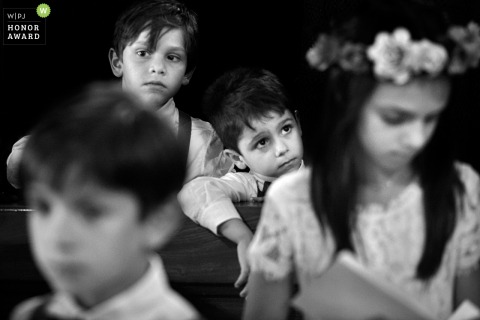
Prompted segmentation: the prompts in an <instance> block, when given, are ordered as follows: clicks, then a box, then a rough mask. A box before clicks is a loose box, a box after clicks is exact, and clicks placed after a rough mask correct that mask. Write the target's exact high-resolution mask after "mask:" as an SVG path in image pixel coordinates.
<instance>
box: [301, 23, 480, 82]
mask: <svg viewBox="0 0 480 320" xmlns="http://www.w3.org/2000/svg"><path fill="white" fill-rule="evenodd" d="M447 38H448V39H449V40H450V41H452V42H453V44H454V47H453V50H452V54H451V57H450V58H449V56H448V53H447V50H446V49H445V47H444V46H442V45H440V44H437V43H433V42H431V41H429V40H426V39H423V40H420V41H413V40H412V39H411V37H410V33H409V32H408V30H407V29H405V28H397V29H395V30H394V31H393V32H392V33H390V34H389V33H387V32H380V33H379V34H377V36H376V37H375V41H374V43H373V44H372V45H371V46H368V47H367V46H366V45H364V44H360V43H352V42H348V41H343V40H342V39H340V38H339V37H337V36H331V35H327V34H320V35H319V36H318V39H317V41H316V42H315V44H314V45H313V46H312V47H311V48H310V49H309V50H308V52H307V55H306V58H307V61H308V63H309V64H310V66H311V67H313V68H315V69H317V70H320V71H324V70H326V69H328V68H329V67H331V66H333V65H337V66H338V67H340V68H341V69H343V70H345V71H349V72H353V73H357V74H361V73H366V72H368V71H369V70H370V68H371V67H372V66H373V69H372V70H373V73H374V75H375V76H376V77H377V78H379V79H382V80H391V81H393V82H394V83H396V84H405V83H407V82H408V81H409V79H410V78H411V77H412V76H414V75H420V74H427V75H430V76H432V77H433V76H436V75H438V74H440V73H441V72H442V71H444V70H445V71H446V72H447V73H448V74H461V73H464V72H465V71H466V70H467V68H475V67H477V66H478V64H479V60H480V27H479V26H478V25H477V24H476V23H474V22H470V23H469V24H468V26H467V27H465V28H464V27H459V26H453V27H451V28H450V29H449V30H448V33H447Z"/></svg>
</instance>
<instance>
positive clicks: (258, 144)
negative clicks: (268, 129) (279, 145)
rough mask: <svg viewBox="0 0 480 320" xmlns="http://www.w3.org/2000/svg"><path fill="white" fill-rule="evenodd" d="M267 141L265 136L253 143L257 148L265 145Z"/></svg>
mask: <svg viewBox="0 0 480 320" xmlns="http://www.w3.org/2000/svg"><path fill="white" fill-rule="evenodd" d="M267 142H268V140H267V139H265V138H264V139H260V140H258V142H257V143H256V144H255V147H256V148H257V149H262V148H265V146H266V145H267Z"/></svg>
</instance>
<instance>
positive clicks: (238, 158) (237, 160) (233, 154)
mask: <svg viewBox="0 0 480 320" xmlns="http://www.w3.org/2000/svg"><path fill="white" fill-rule="evenodd" d="M223 153H224V154H225V155H226V156H227V157H228V158H230V160H232V161H233V163H234V164H235V166H237V167H238V168H239V169H242V170H243V169H245V168H247V164H246V163H245V160H244V159H243V157H242V155H241V154H239V153H238V152H237V151H235V150H232V149H225V150H223Z"/></svg>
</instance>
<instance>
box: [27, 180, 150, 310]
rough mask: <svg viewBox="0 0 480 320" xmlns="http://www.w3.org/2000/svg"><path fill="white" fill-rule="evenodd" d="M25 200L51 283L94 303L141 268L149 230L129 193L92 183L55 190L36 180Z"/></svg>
mask: <svg viewBox="0 0 480 320" xmlns="http://www.w3.org/2000/svg"><path fill="white" fill-rule="evenodd" d="M27 200H28V203H29V205H30V206H31V207H32V208H33V209H34V212H32V213H31V214H29V216H28V228H29V233H30V237H31V246H32V251H33V254H34V257H35V259H36V261H37V265H38V266H39V268H40V270H41V271H42V272H43V274H44V275H45V277H46V278H47V279H48V280H49V283H50V284H51V285H52V286H53V287H54V288H55V289H57V290H61V291H63V292H68V293H70V294H72V295H73V296H74V297H75V298H76V299H77V300H78V301H80V303H82V304H84V305H86V306H93V305H95V304H98V303H100V302H102V301H104V300H105V299H108V298H109V297H111V296H113V295H115V294H117V293H118V292H120V291H122V290H124V289H125V288H126V287H128V286H130V285H131V284H132V283H134V282H135V281H137V280H138V279H139V278H140V277H141V276H142V274H143V273H144V272H145V270H146V267H147V261H148V257H146V252H148V251H147V248H146V247H148V244H147V243H148V241H147V234H148V232H146V231H145V230H146V226H145V222H142V221H140V220H139V216H138V215H139V205H138V201H137V200H136V198H135V197H134V196H133V195H132V194H130V193H127V192H119V191H111V190H108V189H105V188H102V187H100V186H97V185H94V184H87V185H84V186H81V188H69V189H66V190H65V191H64V192H61V193H58V192H57V191H55V190H52V189H51V188H50V187H49V186H48V185H46V184H40V183H36V184H33V185H31V186H30V187H28V188H27Z"/></svg>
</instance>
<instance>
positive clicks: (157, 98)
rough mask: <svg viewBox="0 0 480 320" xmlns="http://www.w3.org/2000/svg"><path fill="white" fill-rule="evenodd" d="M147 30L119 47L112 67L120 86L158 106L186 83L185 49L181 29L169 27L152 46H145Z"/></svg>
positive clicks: (149, 103)
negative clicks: (116, 61) (120, 53)
mask: <svg viewBox="0 0 480 320" xmlns="http://www.w3.org/2000/svg"><path fill="white" fill-rule="evenodd" d="M149 33H150V30H148V29H147V30H144V31H143V32H142V33H140V35H139V36H138V38H137V39H136V40H135V41H133V42H132V43H130V44H129V45H127V46H126V47H125V49H124V50H123V57H122V59H119V60H118V63H117V66H116V68H115V66H114V65H113V64H114V61H111V63H112V69H113V70H114V73H115V74H116V75H117V76H119V77H120V76H121V77H122V87H123V89H124V90H127V91H130V92H133V93H134V94H135V95H137V96H138V97H139V98H140V99H141V100H142V101H143V102H145V103H147V104H148V105H150V106H152V107H154V108H157V109H159V108H161V107H162V106H164V105H165V103H166V102H168V100H169V99H170V98H172V97H173V96H174V95H175V94H176V93H177V92H178V90H179V89H180V87H181V86H182V84H183V85H186V84H188V82H189V81H190V76H189V75H186V74H185V72H186V69H187V52H186V51H185V47H184V38H183V31H182V30H181V29H170V30H168V31H166V30H165V31H164V32H162V33H161V35H160V38H159V40H158V42H157V45H156V48H155V49H154V50H153V51H152V50H150V49H149V46H148V43H149V41H148V40H149Z"/></svg>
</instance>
